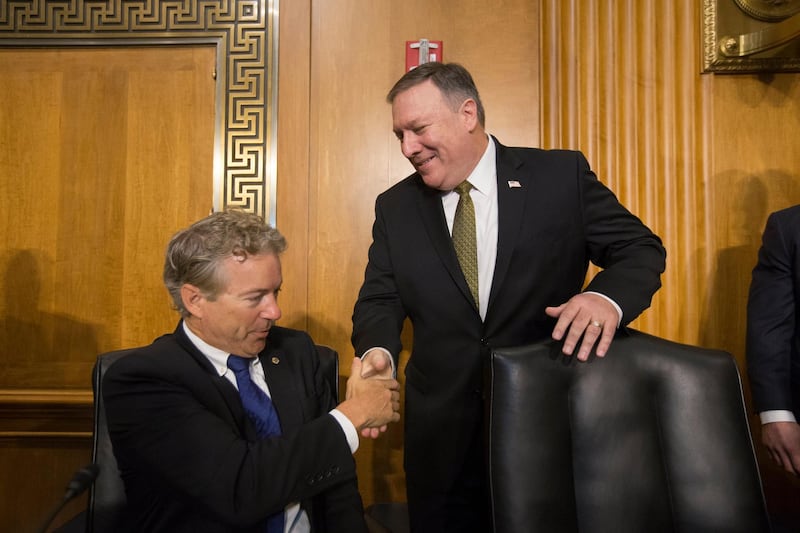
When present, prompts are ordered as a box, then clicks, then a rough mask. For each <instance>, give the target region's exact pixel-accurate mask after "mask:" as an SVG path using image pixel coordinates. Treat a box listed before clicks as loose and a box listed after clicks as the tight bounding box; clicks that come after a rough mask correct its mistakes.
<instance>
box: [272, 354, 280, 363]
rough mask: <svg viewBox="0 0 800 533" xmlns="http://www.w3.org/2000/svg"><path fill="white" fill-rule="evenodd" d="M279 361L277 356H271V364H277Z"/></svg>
mask: <svg viewBox="0 0 800 533" xmlns="http://www.w3.org/2000/svg"><path fill="white" fill-rule="evenodd" d="M280 362H281V360H280V358H279V357H274V356H273V357H272V364H273V365H277V364H278V363H280Z"/></svg>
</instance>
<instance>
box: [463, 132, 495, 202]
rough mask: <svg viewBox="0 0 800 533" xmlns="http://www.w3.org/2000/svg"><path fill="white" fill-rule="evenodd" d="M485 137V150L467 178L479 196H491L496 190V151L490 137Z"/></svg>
mask: <svg viewBox="0 0 800 533" xmlns="http://www.w3.org/2000/svg"><path fill="white" fill-rule="evenodd" d="M487 137H488V139H489V142H488V143H486V150H485V151H484V152H483V155H482V156H481V158H480V160H479V161H478V164H477V165H475V168H474V169H473V170H472V173H471V174H470V175H469V176H467V181H469V182H470V183H471V184H472V187H474V188H475V189H476V190H477V191H478V192H480V193H481V194H485V195H491V194H492V193H493V192H494V191H495V190H496V189H497V165H496V162H495V154H496V153H497V149H496V148H495V145H494V139H492V137H491V136H490V135H487Z"/></svg>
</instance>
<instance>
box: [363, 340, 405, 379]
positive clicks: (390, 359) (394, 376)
mask: <svg viewBox="0 0 800 533" xmlns="http://www.w3.org/2000/svg"><path fill="white" fill-rule="evenodd" d="M372 350H379V351H381V352H383V353H385V354H386V357H388V358H389V364H390V365H391V367H392V378H394V379H397V369H396V368H395V367H394V357H392V354H391V352H389V350H387V349H386V348H382V347H380V346H373V347H372V348H369V349H367V350H364V353H363V354H361V360H362V361H363V360H364V356H365V355H367V354H368V353H369V352H370V351H372Z"/></svg>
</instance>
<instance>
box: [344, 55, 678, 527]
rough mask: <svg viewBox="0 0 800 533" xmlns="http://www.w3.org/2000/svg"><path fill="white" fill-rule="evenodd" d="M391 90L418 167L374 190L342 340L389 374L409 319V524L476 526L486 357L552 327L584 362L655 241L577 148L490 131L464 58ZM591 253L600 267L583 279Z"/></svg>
mask: <svg viewBox="0 0 800 533" xmlns="http://www.w3.org/2000/svg"><path fill="white" fill-rule="evenodd" d="M387 100H388V101H389V103H391V105H392V127H393V130H394V133H395V135H396V136H397V140H398V144H399V147H400V150H401V151H402V153H403V155H404V156H405V157H406V158H407V159H408V160H409V162H410V163H411V165H412V166H413V168H414V173H413V174H411V175H410V176H408V177H407V178H405V179H404V180H402V181H400V182H399V183H397V184H396V185H394V186H392V187H391V188H389V189H388V190H387V191H385V192H383V193H382V194H381V195H379V196H378V199H377V200H376V202H375V223H374V225H373V228H372V236H373V241H372V245H371V246H370V249H369V262H368V264H367V268H366V272H365V275H364V283H363V285H362V286H361V290H360V292H359V295H358V301H357V302H356V304H355V308H354V311H353V335H352V342H353V346H354V347H355V350H356V355H359V356H363V358H364V365H363V370H364V376H365V377H366V376H382V377H389V376H391V375H392V373H393V372H394V370H395V369H396V368H398V356H399V354H400V350H401V348H402V346H401V343H400V337H401V329H402V327H403V322H404V320H405V319H406V318H408V319H410V320H411V324H412V325H413V334H414V344H413V346H412V347H411V356H410V358H409V360H408V364H407V365H406V367H405V375H406V387H405V434H404V438H405V450H404V451H405V459H404V467H405V472H406V487H407V495H408V508H409V513H410V521H411V529H412V531H414V533H422V532H431V533H444V532H472V531H476V532H480V533H484V532H487V531H491V526H490V512H489V511H490V504H489V494H488V487H487V477H486V470H485V461H486V457H487V453H486V449H485V446H484V442H483V435H482V433H481V429H482V427H483V393H484V391H483V379H482V366H483V363H484V362H485V361H487V359H488V358H489V355H490V353H491V350H492V348H493V347H502V346H513V345H521V344H526V343H532V342H538V341H542V340H547V339H550V338H551V337H552V338H553V339H556V340H558V341H563V345H562V351H563V352H564V353H565V354H569V355H572V354H574V355H575V357H577V358H578V359H579V360H581V361H585V360H586V359H587V358H589V356H590V354H591V353H594V354H596V355H597V356H598V357H603V356H605V355H606V353H607V351H608V348H609V346H610V345H611V342H612V340H613V339H614V335H615V333H616V331H617V329H618V328H619V327H620V326H624V325H625V324H627V323H628V322H630V321H631V320H633V319H634V318H636V317H637V316H638V315H639V314H640V313H641V312H642V311H644V310H645V309H646V308H647V307H648V306H649V305H650V300H651V298H652V296H653V294H654V293H655V292H656V290H658V288H659V287H660V286H661V280H660V276H661V272H663V271H664V266H665V251H664V248H663V246H662V245H661V240H660V239H659V238H658V237H657V236H656V235H654V234H653V233H652V232H651V231H650V230H649V229H648V228H647V227H646V226H645V225H644V224H642V222H641V221H640V220H639V219H638V218H637V217H635V216H634V215H633V214H631V213H630V212H629V211H628V210H627V209H626V208H625V207H624V206H622V205H621V204H620V203H619V201H618V200H617V198H616V197H615V196H614V194H613V193H612V192H611V191H610V190H609V189H608V188H607V187H606V186H605V185H603V184H602V183H601V182H600V181H599V180H598V179H597V176H595V174H594V173H593V172H592V171H591V169H590V168H589V164H588V162H587V161H586V159H585V158H584V156H583V155H582V154H581V153H580V152H575V151H568V150H539V149H534V148H514V147H508V146H504V145H502V144H501V143H500V142H499V141H498V140H497V139H496V138H495V137H493V136H490V135H488V134H487V133H486V131H485V130H484V127H485V113H484V108H483V104H482V103H481V99H480V96H479V95H478V89H477V88H476V86H475V83H474V81H473V79H472V76H471V75H470V73H469V72H467V70H466V69H465V68H464V67H462V66H461V65H458V64H455V63H447V64H444V63H436V62H433V63H425V64H423V65H420V66H419V67H417V68H415V69H413V70H411V71H409V72H407V73H406V74H404V75H403V77H401V78H400V79H399V80H398V81H397V83H395V85H394V87H392V89H391V90H390V91H389V95H388V98H387ZM590 261H591V262H592V263H594V264H595V265H597V266H599V267H600V268H602V269H603V270H602V271H601V272H600V273H598V274H597V275H596V276H594V277H593V278H592V279H591V280H590V281H589V283H588V285H586V286H585V287H584V281H585V279H586V273H587V267H588V264H589V262H590ZM543 408H544V406H543ZM368 433H370V434H371V435H372V436H377V435H378V433H377V430H375V431H370V432H368Z"/></svg>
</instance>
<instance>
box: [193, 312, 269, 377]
mask: <svg viewBox="0 0 800 533" xmlns="http://www.w3.org/2000/svg"><path fill="white" fill-rule="evenodd" d="M182 324H183V331H184V332H185V333H186V336H187V337H189V340H190V341H192V344H194V345H195V348H197V349H198V350H200V353H202V354H203V355H204V356H205V357H206V359H208V361H209V362H210V363H211V364H212V365H214V369H215V370H216V371H217V374H219V375H220V376H224V375H225V374H226V373H227V372H230V369H229V368H228V355H230V354H229V353H228V352H226V351H225V350H220V349H219V348H215V347H214V346H211V345H210V344H208V343H207V342H206V341H204V340H203V339H201V338H200V337H198V336H197V334H195V333H194V332H193V331H192V330H191V329H190V328H189V326H187V325H186V321H184V322H183V323H182ZM250 364H251V365H253V366H259V365H260V364H261V361H260V360H259V358H258V357H253V361H252V362H251V363H250Z"/></svg>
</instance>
